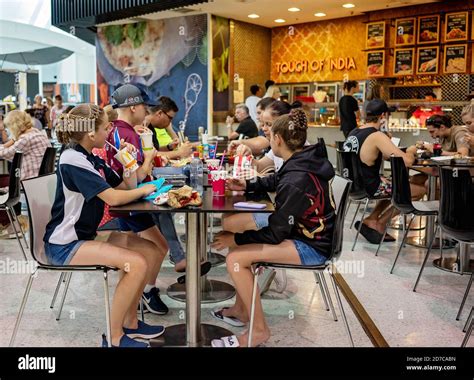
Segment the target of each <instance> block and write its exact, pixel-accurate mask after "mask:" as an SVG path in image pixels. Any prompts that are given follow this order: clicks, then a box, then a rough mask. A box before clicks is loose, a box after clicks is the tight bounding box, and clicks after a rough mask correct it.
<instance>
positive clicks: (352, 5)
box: [343, 3, 355, 8]
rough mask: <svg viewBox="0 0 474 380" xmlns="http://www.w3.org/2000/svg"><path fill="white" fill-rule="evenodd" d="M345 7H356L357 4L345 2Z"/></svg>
mask: <svg viewBox="0 0 474 380" xmlns="http://www.w3.org/2000/svg"><path fill="white" fill-rule="evenodd" d="M343 7H344V8H354V7H355V5H354V4H351V3H347V4H344V5H343Z"/></svg>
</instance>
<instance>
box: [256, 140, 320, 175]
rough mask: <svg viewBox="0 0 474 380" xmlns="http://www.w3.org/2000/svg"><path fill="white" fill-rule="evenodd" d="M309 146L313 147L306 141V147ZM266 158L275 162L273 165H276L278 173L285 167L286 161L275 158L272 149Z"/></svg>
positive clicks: (266, 154)
mask: <svg viewBox="0 0 474 380" xmlns="http://www.w3.org/2000/svg"><path fill="white" fill-rule="evenodd" d="M308 145H311V144H310V143H309V141H308V140H306V142H305V143H304V146H308ZM265 157H267V158H269V159H270V160H272V161H273V164H274V165H275V171H276V172H277V171H278V170H280V168H281V167H282V166H283V163H284V162H285V161H283V158H280V157H277V156H275V154H274V153H273V150H272V149H270V151H269V152H268V153H265Z"/></svg>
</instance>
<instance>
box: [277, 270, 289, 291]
mask: <svg viewBox="0 0 474 380" xmlns="http://www.w3.org/2000/svg"><path fill="white" fill-rule="evenodd" d="M273 281H275V285H276V291H277V292H278V293H283V292H284V291H285V289H286V284H287V283H288V279H287V278H286V270H285V269H278V270H276V274H275V278H274V280H273Z"/></svg>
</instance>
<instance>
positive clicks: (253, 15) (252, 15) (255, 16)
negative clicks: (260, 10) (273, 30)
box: [247, 13, 260, 18]
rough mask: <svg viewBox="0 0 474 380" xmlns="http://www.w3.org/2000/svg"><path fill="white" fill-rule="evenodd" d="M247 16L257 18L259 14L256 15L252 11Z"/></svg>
mask: <svg viewBox="0 0 474 380" xmlns="http://www.w3.org/2000/svg"><path fill="white" fill-rule="evenodd" d="M247 17H248V18H259V17H260V16H259V15H256V14H255V13H252V14H251V15H248V16H247Z"/></svg>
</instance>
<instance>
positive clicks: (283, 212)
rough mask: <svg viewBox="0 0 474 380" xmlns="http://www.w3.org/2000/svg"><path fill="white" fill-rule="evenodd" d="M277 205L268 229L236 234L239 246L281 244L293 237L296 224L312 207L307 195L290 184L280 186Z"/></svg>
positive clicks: (236, 241) (235, 237) (276, 199)
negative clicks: (292, 233) (292, 232)
mask: <svg viewBox="0 0 474 380" xmlns="http://www.w3.org/2000/svg"><path fill="white" fill-rule="evenodd" d="M275 203H276V205H277V206H276V209H277V210H276V211H275V212H274V213H273V214H272V215H271V216H270V219H269V221H268V227H264V228H262V229H261V230H258V231H245V232H243V233H241V234H239V233H237V234H235V235H234V239H235V243H236V244H237V245H243V244H252V243H260V244H262V243H263V244H280V243H281V242H282V241H283V240H285V239H288V238H289V237H290V236H291V231H292V230H293V227H294V224H295V223H296V221H297V220H298V219H299V218H300V217H301V216H302V215H303V214H304V212H305V211H306V210H307V209H308V207H310V201H309V199H308V198H307V197H306V194H305V193H304V192H303V191H301V190H300V189H299V188H298V187H296V186H294V185H290V184H284V185H282V186H281V187H280V186H279V188H278V192H277V196H276V198H275Z"/></svg>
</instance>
